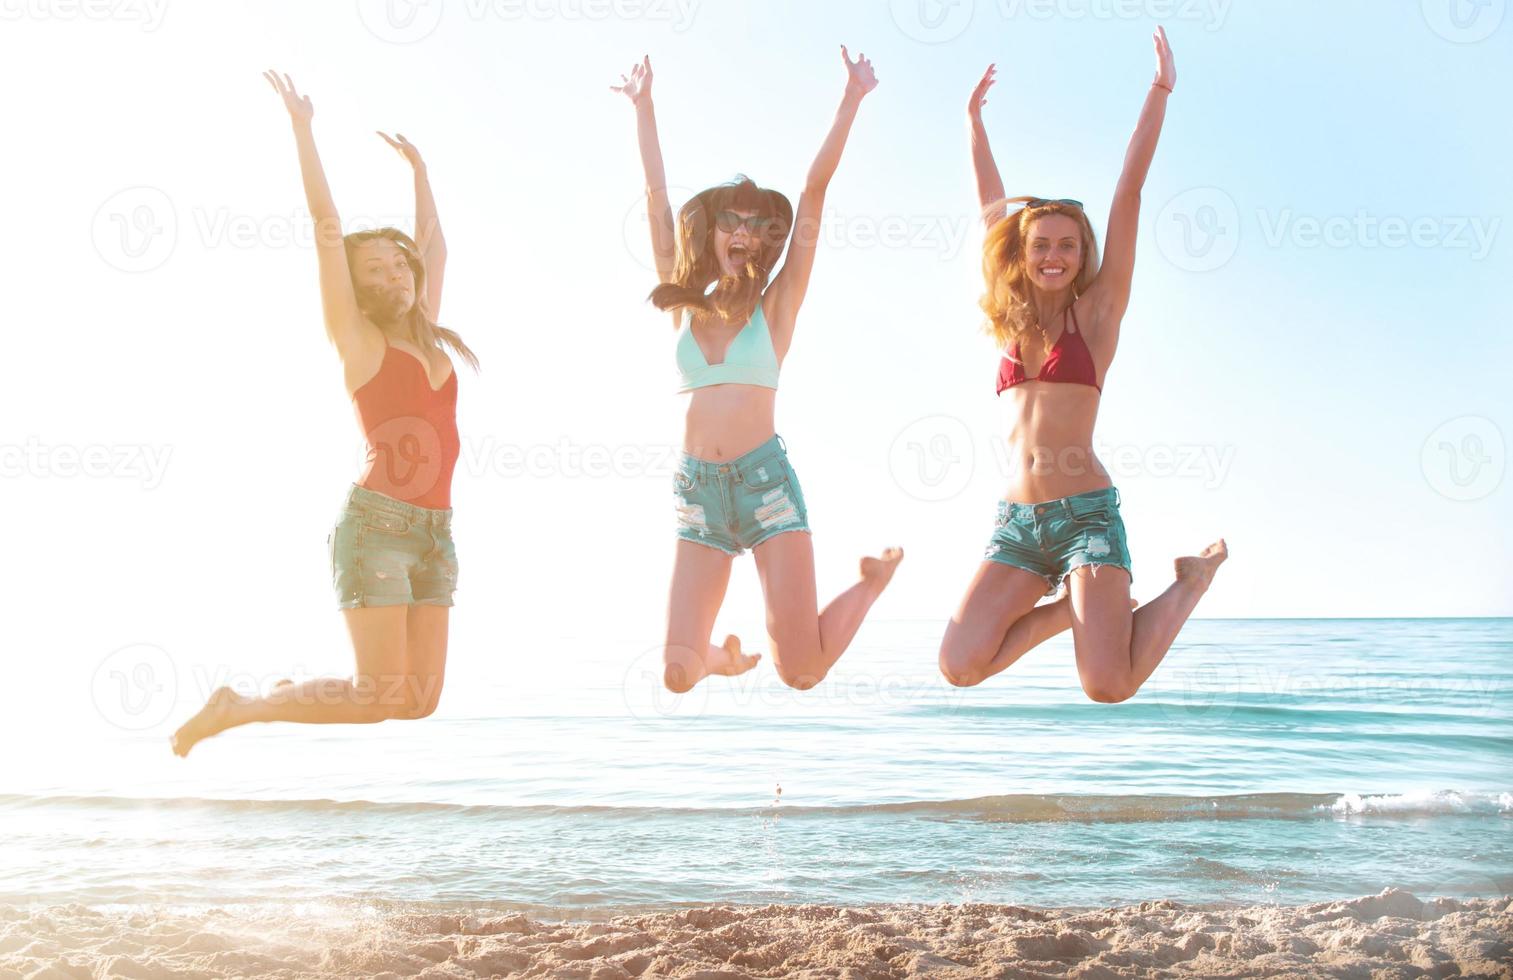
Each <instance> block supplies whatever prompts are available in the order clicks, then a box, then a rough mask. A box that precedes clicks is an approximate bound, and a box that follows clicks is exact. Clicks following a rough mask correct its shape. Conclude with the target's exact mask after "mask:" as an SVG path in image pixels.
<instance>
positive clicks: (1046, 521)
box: [983, 487, 1135, 595]
mask: <svg viewBox="0 0 1513 980" xmlns="http://www.w3.org/2000/svg"><path fill="white" fill-rule="evenodd" d="M983 557H984V558H986V559H987V560H988V561H996V562H998V563H999V564H1002V565H1012V566H1014V567H1015V568H1022V569H1024V570H1025V571H1027V572H1034V573H1035V574H1036V575H1039V576H1041V577H1043V578H1044V579H1045V580H1046V584H1047V586H1048V587H1047V589H1046V593H1045V594H1046V595H1055V594H1056V590H1057V589H1058V588H1059V587H1060V586H1061V583H1062V581H1063V580H1064V579H1065V578H1066V576H1067V575H1068V574H1070V573H1071V571H1072V570H1073V569H1075V568H1081V567H1082V566H1083V565H1113V566H1115V567H1117V568H1122V569H1124V570H1125V572H1127V573H1130V581H1134V578H1135V576H1134V574H1133V573H1132V572H1130V556H1129V541H1128V540H1127V539H1126V538H1125V534H1124V519H1123V518H1122V517H1120V516H1119V491H1118V490H1117V489H1116V488H1114V487H1104V488H1103V489H1101V490H1089V491H1088V492H1087V493H1078V494H1073V495H1072V496H1070V497H1058V498H1057V499H1055V500H1042V501H1041V502H1039V503H1035V504H1011V503H1009V502H1008V501H1004V500H1000V501H999V502H998V521H997V525H996V527H995V528H994V530H993V537H992V538H991V539H989V541H988V548H987V551H986V552H985V553H984V554H983Z"/></svg>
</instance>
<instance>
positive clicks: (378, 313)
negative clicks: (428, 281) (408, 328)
mask: <svg viewBox="0 0 1513 980" xmlns="http://www.w3.org/2000/svg"><path fill="white" fill-rule="evenodd" d="M351 266H352V283H353V285H354V286H356V287H357V290H358V293H359V294H360V297H361V299H362V303H361V304H360V305H361V306H362V308H363V312H365V313H367V314H368V315H369V316H370V317H372V318H373V319H374V320H375V321H376V322H379V323H384V322H389V323H392V322H397V321H398V320H401V319H403V318H404V316H405V315H406V314H408V313H409V312H410V310H411V308H413V307H414V306H415V270H414V269H413V268H411V266H410V259H409V257H408V256H407V255H406V254H405V252H404V249H402V248H400V247H399V245H398V244H396V243H395V242H393V241H392V240H390V239H388V238H374V239H370V240H368V241H365V242H363V243H362V244H360V245H358V246H357V247H356V248H354V249H353V250H352V261H351Z"/></svg>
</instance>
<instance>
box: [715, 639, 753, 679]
mask: <svg viewBox="0 0 1513 980" xmlns="http://www.w3.org/2000/svg"><path fill="white" fill-rule="evenodd" d="M717 651H722V652H717ZM761 659H762V655H761V654H760V653H742V652H741V641H740V640H739V639H738V638H737V637H736V636H735V634H734V633H732V634H731V635H729V636H727V637H725V642H724V643H723V644H721V645H720V646H718V647H713V648H711V649H710V651H709V656H708V658H706V660H705V661H704V667H705V669H706V670H708V671H709V672H710V673H711V674H721V675H723V676H725V677H734V676H735V675H737V674H744V673H746V671H748V670H750V669H751V668H753V667H755V666H756V665H757V661H758V660H761Z"/></svg>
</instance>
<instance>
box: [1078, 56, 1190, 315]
mask: <svg viewBox="0 0 1513 980" xmlns="http://www.w3.org/2000/svg"><path fill="white" fill-rule="evenodd" d="M1153 37H1154V40H1155V42H1156V80H1155V81H1154V82H1152V83H1151V87H1150V90H1149V91H1148V92H1147V93H1146V96H1145V106H1144V107H1143V108H1142V109H1141V110H1140V122H1139V123H1138V124H1136V126H1135V135H1134V136H1132V137H1130V142H1129V149H1127V150H1126V151H1125V153H1124V170H1123V171H1122V172H1121V173H1120V174H1119V183H1118V185H1117V186H1116V187H1115V188H1114V200H1113V203H1112V204H1111V205H1110V207H1109V218H1108V238H1107V241H1106V242H1105V243H1104V247H1103V264H1102V265H1101V266H1100V267H1099V270H1098V278H1097V279H1096V280H1094V282H1093V285H1092V288H1091V289H1090V290H1089V292H1090V293H1091V294H1092V295H1091V296H1090V299H1091V301H1092V306H1093V310H1094V322H1095V323H1097V324H1099V325H1100V327H1099V328H1098V332H1099V333H1100V334H1105V335H1107V336H1108V337H1109V339H1114V338H1116V337H1117V332H1118V329H1119V322H1120V320H1122V319H1123V317H1124V311H1125V309H1126V308H1128V306H1129V295H1130V282H1131V280H1132V279H1133V277H1134V274H1135V237H1136V231H1137V229H1138V227H1139V223H1140V191H1141V188H1143V187H1144V186H1145V177H1146V174H1148V173H1149V172H1150V167H1151V158H1152V157H1154V156H1155V155H1156V142H1157V140H1159V139H1160V138H1161V124H1162V122H1163V121H1164V120H1165V119H1166V100H1167V98H1168V96H1170V95H1171V92H1172V89H1173V88H1174V87H1175V86H1176V84H1177V69H1176V66H1175V64H1174V63H1173V61H1172V49H1171V45H1170V44H1168V43H1167V41H1166V31H1165V30H1163V29H1162V28H1160V27H1157V28H1156V33H1155V34H1154V35H1153Z"/></svg>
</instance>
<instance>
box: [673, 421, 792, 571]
mask: <svg viewBox="0 0 1513 980" xmlns="http://www.w3.org/2000/svg"><path fill="white" fill-rule="evenodd" d="M672 489H673V499H674V501H675V503H676V504H677V510H678V537H679V538H680V539H682V540H684V541H693V542H696V543H698V544H703V545H708V546H709V547H711V548H718V549H720V550H721V551H723V552H725V553H726V554H729V555H739V554H741V553H742V552H744V551H745V550H746V549H747V548H755V547H756V546H757V545H759V544H761V543H762V542H763V541H766V540H767V539H768V538H770V537H772V536H773V535H776V534H782V533H783V532H785V531H805V532H807V531H808V530H809V511H808V509H807V508H806V507H805V506H804V491H803V490H802V489H800V487H799V478H798V476H797V475H796V474H795V473H794V472H793V467H792V466H791V465H789V463H788V449H787V446H786V445H785V444H784V442H783V437H782V436H778V435H774V436H773V437H772V438H771V439H768V440H767V441H766V442H764V443H762V444H761V445H760V446H758V447H756V448H755V449H753V450H751V452H749V453H745V454H744V455H741V456H737V457H736V458H735V459H728V460H724V461H717V460H709V459H700V458H698V457H697V456H691V455H689V454H688V453H684V454H683V456H682V458H681V459H679V461H678V470H677V472H676V473H674V474H673V487H672Z"/></svg>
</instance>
